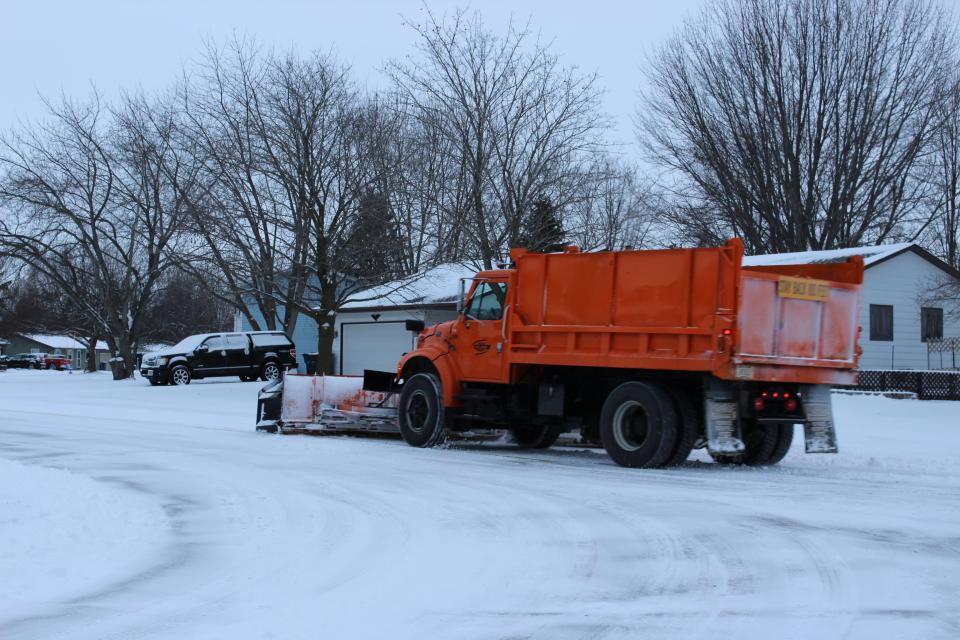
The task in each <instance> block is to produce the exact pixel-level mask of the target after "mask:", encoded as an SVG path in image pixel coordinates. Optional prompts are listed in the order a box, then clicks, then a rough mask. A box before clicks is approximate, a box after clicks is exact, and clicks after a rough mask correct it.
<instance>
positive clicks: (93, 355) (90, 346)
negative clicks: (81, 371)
mask: <svg viewBox="0 0 960 640" xmlns="http://www.w3.org/2000/svg"><path fill="white" fill-rule="evenodd" d="M99 341H100V338H99V337H98V336H95V335H94V336H90V338H89V340H88V342H87V368H86V371H87V372H88V373H95V372H96V371H97V342H99Z"/></svg>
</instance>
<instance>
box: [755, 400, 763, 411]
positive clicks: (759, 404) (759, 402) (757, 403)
mask: <svg viewBox="0 0 960 640" xmlns="http://www.w3.org/2000/svg"><path fill="white" fill-rule="evenodd" d="M753 408H754V409H756V410H757V411H763V398H755V399H754V401H753Z"/></svg>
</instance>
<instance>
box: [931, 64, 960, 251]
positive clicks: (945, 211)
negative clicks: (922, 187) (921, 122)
mask: <svg viewBox="0 0 960 640" xmlns="http://www.w3.org/2000/svg"><path fill="white" fill-rule="evenodd" d="M929 170H930V173H929V176H930V181H931V186H932V191H931V202H932V205H931V208H932V210H933V212H934V219H933V221H932V224H931V225H930V233H929V234H928V235H929V244H930V245H931V246H932V248H933V249H934V250H935V251H936V252H937V253H939V254H940V255H941V256H942V257H943V259H944V260H946V261H947V263H948V264H949V265H950V266H952V267H954V268H957V269H960V76H958V75H957V74H954V81H953V83H952V85H951V87H950V90H949V91H947V92H945V94H944V97H943V100H942V101H941V103H940V121H939V126H938V127H937V130H936V134H935V136H934V138H933V143H932V152H931V154H930V163H929Z"/></svg>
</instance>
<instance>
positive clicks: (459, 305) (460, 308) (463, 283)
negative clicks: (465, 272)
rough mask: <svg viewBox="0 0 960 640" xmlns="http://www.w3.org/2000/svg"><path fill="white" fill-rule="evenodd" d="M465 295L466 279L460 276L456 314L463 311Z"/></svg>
mask: <svg viewBox="0 0 960 640" xmlns="http://www.w3.org/2000/svg"><path fill="white" fill-rule="evenodd" d="M466 295H467V279H466V278H460V294H459V295H458V296H457V315H460V314H461V313H463V303H464V300H463V299H464V298H465V297H466Z"/></svg>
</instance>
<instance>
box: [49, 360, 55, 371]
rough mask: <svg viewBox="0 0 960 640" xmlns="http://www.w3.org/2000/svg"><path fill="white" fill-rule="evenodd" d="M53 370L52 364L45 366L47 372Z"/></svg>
mask: <svg viewBox="0 0 960 640" xmlns="http://www.w3.org/2000/svg"><path fill="white" fill-rule="evenodd" d="M54 369H56V366H54V364H53V363H52V362H51V363H50V364H48V365H47V371H53V370H54Z"/></svg>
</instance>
